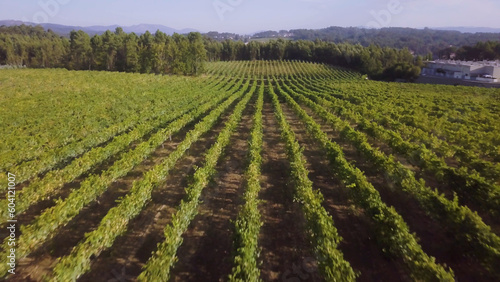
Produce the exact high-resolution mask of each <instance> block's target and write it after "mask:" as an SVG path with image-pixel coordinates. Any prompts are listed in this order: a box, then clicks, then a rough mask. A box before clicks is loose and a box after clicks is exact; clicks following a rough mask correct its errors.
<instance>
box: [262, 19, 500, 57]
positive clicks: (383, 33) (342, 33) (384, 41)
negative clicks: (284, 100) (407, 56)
mask: <svg viewBox="0 0 500 282" xmlns="http://www.w3.org/2000/svg"><path fill="white" fill-rule="evenodd" d="M450 29H451V28H450ZM457 29H458V28H457ZM472 29H473V28H470V29H469V31H472ZM475 29H477V30H483V31H484V30H485V29H484V28H475ZM463 30H464V31H465V30H467V29H466V28H463ZM489 30H490V31H494V30H495V29H489ZM252 38H287V39H292V40H316V39H321V40H324V41H329V42H335V43H343V42H347V43H351V44H361V45H363V46H368V45H370V44H375V45H378V46H382V47H391V48H397V49H403V48H408V49H409V50H410V51H412V52H414V53H415V54H420V55H425V54H427V53H429V52H432V53H434V54H435V55H436V54H438V53H439V51H440V50H443V49H444V48H447V47H450V45H451V46H456V47H460V46H464V45H469V46H470V45H475V44H476V43H478V42H483V41H488V40H490V41H499V40H500V32H499V33H492V32H476V33H463V32H460V31H456V30H438V29H435V28H432V29H431V28H424V29H416V28H402V27H388V28H381V29H373V28H362V27H339V26H331V27H327V28H323V29H292V30H281V31H279V32H277V31H265V32H260V33H256V34H254V35H253V36H252Z"/></svg>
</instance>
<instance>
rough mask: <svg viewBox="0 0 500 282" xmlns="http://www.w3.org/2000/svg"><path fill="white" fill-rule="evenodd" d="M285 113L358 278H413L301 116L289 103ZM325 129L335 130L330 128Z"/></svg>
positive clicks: (284, 106) (387, 279)
mask: <svg viewBox="0 0 500 282" xmlns="http://www.w3.org/2000/svg"><path fill="white" fill-rule="evenodd" d="M282 108H283V113H284V114H285V117H286V119H287V121H288V122H289V123H290V126H291V127H292V130H293V131H294V133H295V135H296V138H297V140H298V141H299V143H300V144H301V145H302V146H304V156H305V157H306V160H307V164H308V167H307V168H308V170H309V172H310V173H309V179H311V181H312V182H313V187H314V188H315V189H319V191H320V192H321V193H322V194H323V196H324V199H325V201H324V204H323V206H324V207H325V209H326V210H327V211H328V213H329V214H330V215H331V216H332V218H333V220H334V224H335V227H336V228H337V230H338V232H339V234H340V235H341V236H342V238H343V240H342V242H341V244H340V250H341V251H342V253H343V254H344V257H345V259H346V260H347V261H349V262H350V263H351V266H352V267H353V268H354V269H355V270H356V271H358V272H360V274H361V276H359V277H358V281H384V280H385V281H411V280H410V278H409V277H408V276H407V274H405V272H404V265H403V263H402V261H401V260H393V259H390V258H388V257H387V256H386V255H385V254H384V253H383V252H382V250H381V249H380V247H378V246H377V243H376V241H375V238H374V236H373V223H372V222H371V221H370V219H369V218H367V217H366V216H365V215H364V214H363V211H362V210H360V209H359V208H356V207H355V206H354V205H353V202H352V201H351V200H350V199H349V193H348V191H347V188H345V186H344V185H343V184H342V183H341V182H340V181H339V180H338V179H337V178H336V177H335V176H334V175H333V173H332V168H331V166H330V164H329V162H328V160H327V158H326V157H325V153H324V152H323V151H322V150H321V148H320V147H319V144H317V142H315V140H314V139H312V138H310V137H309V135H308V134H307V131H306V128H305V126H304V124H303V123H302V122H301V120H300V119H299V118H298V117H297V116H296V115H295V114H294V113H293V111H292V110H291V109H290V108H289V107H288V106H287V105H286V104H282ZM324 130H325V132H329V133H330V134H332V135H333V134H334V133H333V131H332V130H331V129H328V128H324Z"/></svg>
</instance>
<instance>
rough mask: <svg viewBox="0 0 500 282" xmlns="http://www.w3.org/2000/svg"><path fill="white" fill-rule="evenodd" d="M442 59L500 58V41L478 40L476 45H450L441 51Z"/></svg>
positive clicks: (439, 54) (479, 59)
mask: <svg viewBox="0 0 500 282" xmlns="http://www.w3.org/2000/svg"><path fill="white" fill-rule="evenodd" d="M438 56H439V57H440V58H442V59H457V60H465V61H474V60H478V61H482V60H489V61H494V60H500V41H486V42H478V43H477V44H476V45H474V46H462V47H459V48H457V47H453V46H452V47H448V48H445V49H442V50H440V51H439V53H438Z"/></svg>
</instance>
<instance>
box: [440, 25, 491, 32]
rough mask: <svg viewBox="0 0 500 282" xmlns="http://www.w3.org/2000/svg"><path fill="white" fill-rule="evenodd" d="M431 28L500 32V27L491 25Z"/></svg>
mask: <svg viewBox="0 0 500 282" xmlns="http://www.w3.org/2000/svg"><path fill="white" fill-rule="evenodd" d="M431 29H435V30H455V31H460V32H463V33H478V32H479V33H500V28H491V27H470V26H459V27H433V28H431Z"/></svg>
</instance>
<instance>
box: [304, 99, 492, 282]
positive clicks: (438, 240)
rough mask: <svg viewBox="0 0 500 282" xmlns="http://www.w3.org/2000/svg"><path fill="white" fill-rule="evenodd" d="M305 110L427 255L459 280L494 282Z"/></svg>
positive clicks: (447, 235)
mask: <svg viewBox="0 0 500 282" xmlns="http://www.w3.org/2000/svg"><path fill="white" fill-rule="evenodd" d="M303 108H304V109H305V110H306V111H307V112H308V114H309V115H310V116H311V117H313V118H314V119H315V121H316V122H318V123H319V124H320V125H322V129H323V130H324V131H325V132H326V133H328V136H329V137H330V138H331V140H332V141H334V142H337V143H339V144H340V145H341V146H342V148H343V151H344V154H345V157H346V159H347V160H348V161H350V162H353V163H354V164H355V165H356V166H357V167H358V168H359V169H360V170H361V171H363V172H364V174H365V175H366V177H367V179H368V180H369V181H370V182H371V183H372V184H373V186H374V187H375V189H377V190H378V191H379V193H380V196H381V197H382V200H383V201H384V202H385V203H386V204H387V205H388V206H394V208H395V209H396V210H397V212H398V213H399V214H400V215H401V216H402V217H403V219H404V220H405V222H406V223H407V224H408V226H409V227H410V232H415V233H416V235H417V237H418V238H420V241H419V243H420V244H421V246H422V248H423V250H424V252H426V253H427V254H428V255H430V256H434V257H435V258H436V261H437V262H438V263H440V264H446V265H447V266H449V267H451V268H452V269H453V271H454V273H455V276H456V277H457V279H459V280H463V281H477V280H478V279H480V280H481V279H484V281H488V280H490V279H491V277H488V275H487V274H485V270H484V268H483V267H482V266H481V265H480V264H479V263H478V262H477V261H475V260H474V259H473V258H471V257H466V256H464V255H463V254H464V249H460V246H459V245H458V244H457V243H456V242H455V240H454V236H453V234H451V232H450V231H449V230H447V228H446V227H445V226H443V225H442V224H441V223H439V222H437V221H436V220H434V219H432V218H430V217H429V216H428V215H427V214H426V213H425V211H424V210H423V209H422V208H421V206H420V204H419V203H418V202H417V201H416V200H415V199H414V198H413V197H412V196H411V195H409V194H408V193H405V192H403V191H402V190H401V189H400V188H399V187H397V186H396V185H395V184H394V183H392V182H391V181H390V180H389V179H388V178H387V176H386V175H385V174H384V172H382V171H380V170H379V168H378V167H374V166H373V164H371V163H370V162H368V161H366V160H365V159H364V158H363V156H362V155H361V153H359V152H358V151H357V150H356V148H354V146H352V145H350V144H349V143H348V142H346V141H345V140H342V138H340V137H339V136H338V134H337V133H333V132H332V131H331V127H330V126H329V125H327V124H325V123H324V122H323V121H322V120H321V119H319V118H318V117H317V116H316V115H314V114H313V113H312V111H311V110H310V109H308V108H307V107H305V106H303ZM327 128H330V130H327Z"/></svg>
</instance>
